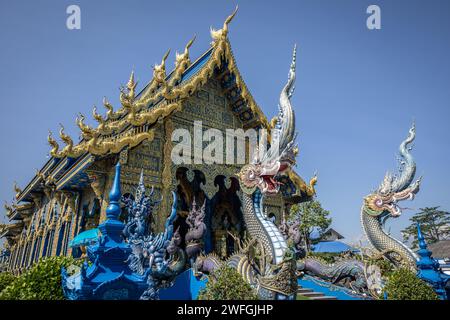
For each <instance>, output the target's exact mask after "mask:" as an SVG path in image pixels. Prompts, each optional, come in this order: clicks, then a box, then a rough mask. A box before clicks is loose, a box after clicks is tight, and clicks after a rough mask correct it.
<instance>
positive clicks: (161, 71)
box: [153, 49, 170, 83]
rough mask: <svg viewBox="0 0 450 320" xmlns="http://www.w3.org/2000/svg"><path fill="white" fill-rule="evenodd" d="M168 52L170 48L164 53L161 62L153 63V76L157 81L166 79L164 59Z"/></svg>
mask: <svg viewBox="0 0 450 320" xmlns="http://www.w3.org/2000/svg"><path fill="white" fill-rule="evenodd" d="M169 53H170V49H169V50H167V52H166V53H165V54H164V56H163V58H162V61H161V64H155V66H154V67H153V78H154V79H155V80H156V81H157V82H160V83H162V82H164V81H165V80H166V60H167V57H168V56H169Z"/></svg>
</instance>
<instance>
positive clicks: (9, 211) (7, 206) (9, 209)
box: [3, 200, 13, 216]
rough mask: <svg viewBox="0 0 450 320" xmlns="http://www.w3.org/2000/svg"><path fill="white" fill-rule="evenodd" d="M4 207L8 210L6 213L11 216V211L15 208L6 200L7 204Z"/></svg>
mask: <svg viewBox="0 0 450 320" xmlns="http://www.w3.org/2000/svg"><path fill="white" fill-rule="evenodd" d="M3 207H4V208H5V210H6V215H7V216H10V215H11V213H12V212H13V208H12V207H11V206H10V205H9V204H8V202H7V201H6V200H5V204H4V205H3Z"/></svg>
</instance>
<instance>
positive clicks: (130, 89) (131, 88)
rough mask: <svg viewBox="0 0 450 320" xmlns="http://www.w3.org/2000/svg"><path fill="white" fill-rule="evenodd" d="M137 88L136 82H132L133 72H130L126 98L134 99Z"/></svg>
mask: <svg viewBox="0 0 450 320" xmlns="http://www.w3.org/2000/svg"><path fill="white" fill-rule="evenodd" d="M136 86H137V82H135V81H134V70H132V71H131V74H130V79H129V80H128V83H127V89H128V96H129V97H130V98H131V97H133V98H134V93H135V89H136Z"/></svg>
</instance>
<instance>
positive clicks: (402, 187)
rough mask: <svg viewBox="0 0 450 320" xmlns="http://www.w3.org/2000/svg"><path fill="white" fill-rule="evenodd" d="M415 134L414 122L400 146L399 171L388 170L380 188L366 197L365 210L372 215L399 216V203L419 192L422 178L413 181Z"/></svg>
mask: <svg viewBox="0 0 450 320" xmlns="http://www.w3.org/2000/svg"><path fill="white" fill-rule="evenodd" d="M415 136H416V128H415V125H414V124H413V125H412V127H411V129H409V134H408V137H407V138H406V139H405V140H404V141H403V142H402V143H401V144H400V147H399V173H398V174H397V175H392V174H391V173H390V172H387V173H386V175H385V177H384V180H383V182H382V183H381V185H380V186H379V187H378V189H377V190H376V191H375V192H374V193H372V194H370V195H368V196H366V197H365V198H364V205H365V209H366V210H365V211H366V212H367V214H369V215H370V216H374V217H379V218H385V217H386V218H387V217H399V216H400V215H401V213H402V209H401V208H400V207H399V206H398V204H397V203H398V202H399V201H402V200H406V199H409V200H412V199H414V196H415V194H416V193H417V192H419V187H420V181H421V178H419V179H417V180H416V181H415V182H414V183H412V181H413V179H414V176H415V173H416V163H415V161H414V158H413V156H412V155H411V153H410V151H411V149H412V146H411V143H412V142H413V141H414V138H415Z"/></svg>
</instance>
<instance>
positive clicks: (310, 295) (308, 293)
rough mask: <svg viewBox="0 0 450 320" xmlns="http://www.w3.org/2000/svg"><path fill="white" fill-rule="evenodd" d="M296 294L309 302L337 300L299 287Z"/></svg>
mask: <svg viewBox="0 0 450 320" xmlns="http://www.w3.org/2000/svg"><path fill="white" fill-rule="evenodd" d="M297 294H298V295H299V296H302V297H305V298H308V299H309V300H337V298H336V297H334V296H326V295H325V294H324V293H322V292H316V291H313V290H312V289H308V288H303V287H300V286H299V288H298V290H297Z"/></svg>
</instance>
